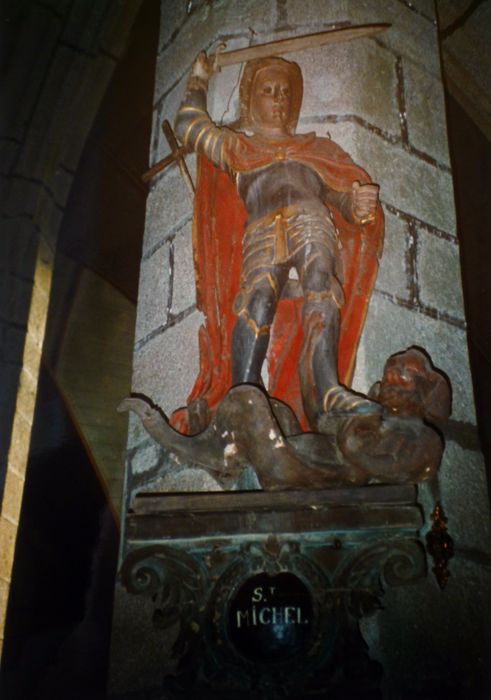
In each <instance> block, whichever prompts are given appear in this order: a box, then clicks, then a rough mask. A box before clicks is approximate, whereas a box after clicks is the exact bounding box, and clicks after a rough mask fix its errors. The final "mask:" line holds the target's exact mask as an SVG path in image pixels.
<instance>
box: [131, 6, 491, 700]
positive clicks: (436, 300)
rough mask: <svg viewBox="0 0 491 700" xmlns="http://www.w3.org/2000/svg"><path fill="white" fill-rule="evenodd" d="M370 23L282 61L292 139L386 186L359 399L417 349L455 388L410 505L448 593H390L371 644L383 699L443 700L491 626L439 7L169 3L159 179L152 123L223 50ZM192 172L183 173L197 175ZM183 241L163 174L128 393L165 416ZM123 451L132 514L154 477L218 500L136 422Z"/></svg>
mask: <svg viewBox="0 0 491 700" xmlns="http://www.w3.org/2000/svg"><path fill="white" fill-rule="evenodd" d="M375 22H388V23H390V25H391V27H390V29H389V30H388V31H387V32H385V33H384V34H381V35H379V36H378V37H376V38H371V39H363V40H358V41H355V42H351V43H347V44H338V45H335V46H332V47H330V48H325V47H324V48H320V49H315V50H309V51H304V52H301V53H297V54H295V55H294V56H291V58H292V59H294V60H296V61H298V63H299V64H300V66H301V68H302V72H303V75H304V81H305V90H304V103H303V108H302V113H301V119H300V122H299V127H298V131H299V132H302V131H311V130H315V131H316V132H317V133H318V134H319V135H321V136H325V135H328V136H330V137H332V139H333V140H335V141H336V142H338V143H339V144H340V145H341V146H342V147H343V148H344V149H345V150H347V151H348V152H349V153H350V155H351V156H352V157H353V159H354V160H355V162H357V163H358V164H360V165H361V166H363V167H364V168H366V169H367V170H368V171H369V173H370V174H371V176H372V177H373V179H374V181H376V182H377V183H379V184H380V196H381V200H382V205H383V209H384V213H385V219H386V242H385V249H384V254H383V257H382V260H381V267H380V273H379V277H378V280H377V284H376V288H375V292H374V294H373V298H372V301H371V304H370V309H369V313H368V316H367V321H366V326H365V330H364V333H363V337H362V341H361V345H360V349H359V353H358V359H357V369H356V374H355V380H354V386H355V388H357V389H359V390H362V391H366V390H367V389H368V388H369V387H370V386H371V384H372V383H373V382H374V381H376V380H377V379H378V378H380V376H381V373H382V369H383V365H384V362H385V360H386V359H387V358H388V357H389V356H390V355H391V354H392V353H394V352H397V351H400V350H404V349H405V348H407V347H409V346H411V345H417V346H420V347H423V348H425V349H426V350H427V351H428V353H429V354H430V356H431V357H432V359H433V362H434V364H435V365H436V366H437V367H439V368H441V369H443V370H444V371H445V372H446V373H447V375H448V377H449V379H450V381H451V384H452V387H453V413H452V420H451V422H450V427H449V429H448V432H447V435H446V441H447V447H446V451H445V456H444V461H443V464H442V467H441V471H440V475H439V477H438V480H437V483H435V484H432V485H431V487H423V488H422V489H420V500H421V503H422V505H423V507H424V510H425V513H426V518H427V522H429V514H430V511H431V509H432V507H433V506H434V503H435V501H436V500H438V499H440V500H441V501H442V502H443V505H444V508H445V511H446V513H447V515H448V518H449V522H448V527H449V530H450V533H451V535H452V537H453V538H454V540H455V547H456V557H455V559H454V560H453V561H452V563H451V578H450V582H449V584H448V586H447V589H446V591H445V593H441V592H440V590H439V589H438V588H437V586H436V583H435V581H434V580H433V579H432V578H431V576H430V578H428V580H427V581H426V582H425V583H423V584H421V585H418V586H415V587H413V589H411V590H410V591H409V592H408V590H407V589H404V590H402V589H401V590H396V591H395V592H394V591H392V592H391V593H390V594H389V595H388V596H387V600H386V609H385V611H384V612H381V613H380V614H379V615H378V616H377V617H375V618H373V620H372V622H371V623H369V624H367V625H366V627H365V629H364V633H365V636H366V639H367V641H368V642H369V644H370V650H371V653H372V655H373V656H375V657H377V658H379V659H380V660H381V661H382V662H383V664H384V667H385V669H386V681H385V682H386V689H387V692H388V693H389V694H390V693H396V692H399V690H397V689H398V688H399V689H400V688H402V687H404V684H407V688H408V689H411V692H413V691H414V693H416V692H418V690H419V689H420V688H419V686H418V683H419V681H418V679H417V678H416V676H417V673H416V671H415V670H416V669H418V670H419V669H423V672H422V673H423V676H422V677H424V678H423V680H422V681H421V683H422V686H421V687H423V686H424V687H426V688H428V687H430V685H431V683H432V682H433V680H431V679H432V678H434V683H435V688H436V687H438V688H447V689H452V688H462V689H463V690H462V692H465V689H466V687H470V684H472V683H473V682H474V683H475V682H476V678H480V677H481V675H483V674H484V669H485V664H486V662H485V660H484V657H485V656H486V653H485V652H486V649H488V648H490V647H489V640H488V631H489V629H490V621H491V609H490V604H489V596H488V597H486V595H485V593H484V592H485V591H489V585H490V578H489V567H490V562H491V559H490V555H489V535H490V521H489V511H488V505H487V491H486V483H485V474H484V468H483V463H482V457H481V454H480V452H479V448H478V445H477V438H476V432H475V415H474V404H473V396H472V385H471V378H470V374H469V369H468V360H467V349H466V332H465V319H464V311H463V304H462V295H461V282H460V265H459V249H458V242H457V235H456V233H457V232H456V222H455V214H454V201H453V190H452V176H451V169H450V163H449V154H448V147H447V136H446V125H445V106H444V99H443V87H442V82H441V72H440V61H439V47H438V36H437V26H436V18H435V12H434V4H433V2H432V0H414V1H413V2H406V1H405V0H391V1H389V0H388V1H387V2H384V3H381V2H377V1H376V0H363V1H362V0H360V1H359V2H356V3H354V2H349V1H348V0H327V1H326V0H304V1H303V2H299V1H298V0H277V2H271V3H266V4H264V3H263V2H260V1H259V0H247V1H246V2H241V3H240V4H239V3H235V2H226V1H224V0H222V1H220V0H216V1H214V2H200V1H195V2H193V3H187V2H184V0H183V1H182V2H178V3H176V2H170V0H169V1H167V0H163V2H162V27H161V41H160V46H159V54H158V62H157V75H156V87H155V112H154V129H153V139H152V149H151V162H152V163H154V162H157V161H158V160H159V159H161V158H163V157H164V156H165V155H166V154H167V152H168V150H169V148H168V144H167V143H166V141H165V139H164V137H163V134H162V131H161V123H162V121H163V120H164V119H168V120H169V121H170V122H171V123H172V121H173V119H174V116H175V113H176V110H177V107H178V105H179V102H180V99H181V96H182V94H183V90H184V86H185V81H186V77H187V75H188V73H189V70H190V67H191V64H192V61H193V59H194V57H195V56H196V54H197V52H198V51H199V50H202V49H205V50H207V51H208V52H210V51H212V50H213V49H215V48H216V47H217V45H218V44H219V43H220V42H222V41H225V42H226V43H227V49H234V48H238V47H243V46H247V45H249V44H256V43H262V42H266V41H271V40H273V39H278V38H283V37H286V36H293V35H299V34H306V33H311V32H318V31H321V30H323V29H329V28H334V27H341V26H345V25H349V24H364V23H375ZM239 78H240V67H231V68H226V69H224V70H223V71H222V72H221V73H220V74H218V75H216V76H214V78H213V79H212V81H211V85H210V95H209V111H210V114H211V115H212V118H213V119H214V120H215V121H216V122H217V123H227V122H231V121H233V120H234V118H235V116H236V109H237V94H238V82H239ZM187 162H188V167H189V168H190V169H191V171H192V172H193V171H194V167H195V162H194V158H193V157H188V158H187ZM191 227H192V206H191V201H190V198H189V196H188V193H187V190H186V187H185V185H184V183H183V181H182V179H181V177H180V174H179V171H178V170H177V168H176V167H175V166H173V167H170V168H168V169H167V170H166V171H165V172H163V173H162V174H160V175H158V176H157V177H156V178H155V179H154V181H153V184H152V187H151V192H150V195H149V199H148V208H147V224H146V233H145V241H144V252H143V258H142V264H141V278H140V295H139V305H138V319H137V331H136V346H135V356H134V379H133V390H134V391H135V392H140V393H142V394H145V395H146V396H149V397H151V398H152V400H153V401H154V402H155V403H156V404H157V405H159V406H160V407H161V408H162V409H163V410H164V411H165V412H166V414H170V413H171V412H172V411H173V410H175V409H176V408H178V407H179V406H182V405H184V404H185V403H186V399H187V396H188V394H189V392H190V390H191V388H192V385H193V382H194V379H195V376H196V373H197V370H198V362H199V358H198V348H197V332H198V328H199V326H200V323H201V316H200V313H199V311H198V310H197V309H196V300H195V287H194V279H193V270H192V246H191ZM128 447H129V449H128V470H127V479H128V483H127V497H128V498H130V497H131V493H132V490H133V489H135V488H141V487H142V486H143V485H144V484H145V483H148V482H149V481H150V480H151V479H152V478H154V477H155V476H156V474H157V473H159V474H160V475H161V479H160V481H159V482H158V486H159V488H162V489H164V490H191V489H195V488H197V487H199V488H204V489H212V488H217V485H216V484H214V483H213V482H212V480H211V479H210V478H209V477H206V479H205V477H203V476H198V475H197V474H196V471H197V470H189V469H188V470H186V469H185V468H183V467H182V466H178V465H176V463H175V462H174V461H173V460H172V458H169V456H168V455H165V454H164V452H163V451H162V450H160V449H159V448H157V447H156V445H155V444H154V443H153V442H152V441H151V440H150V439H149V438H148V437H147V436H146V435H145V433H144V432H143V430H142V429H141V427H140V426H139V424H138V422H137V421H136V420H130V437H129V445H128ZM201 474H203V473H202V472H201ZM208 480H209V481H208ZM154 484H155V482H154ZM471 504H472V506H471ZM463 640H465V641H463ZM466 646H467V647H468V652H465V653H464V651H463V650H464V647H466ZM449 668H451V671H450V673H449V672H448V669H449ZM428 679H430V680H428ZM424 684H426V685H424ZM428 684H429V685H428ZM473 687H477V686H473ZM407 692H409V690H408V691H407ZM435 692H436V691H435ZM402 696H403V695H401V697H402ZM390 697H399V695H397V694H394V695H390ZM404 697H406V695H404ZM407 697H416V695H411V694H409V695H407Z"/></svg>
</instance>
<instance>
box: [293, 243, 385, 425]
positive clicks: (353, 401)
mask: <svg viewBox="0 0 491 700" xmlns="http://www.w3.org/2000/svg"><path fill="white" fill-rule="evenodd" d="M309 253H310V254H309ZM307 254H309V256H308V259H306V260H304V264H303V265H302V267H301V281H302V286H303V289H304V307H303V333H304V344H303V348H302V354H301V357H300V368H299V373H300V386H301V391H302V400H303V403H304V409H305V412H306V414H307V417H308V419H309V422H310V424H311V425H312V427H314V428H315V427H317V425H318V422H319V418H320V417H321V416H322V415H323V414H325V413H336V414H342V415H352V414H360V413H374V412H380V410H381V407H380V406H379V405H378V404H376V403H374V402H372V401H369V400H368V399H366V398H365V397H363V396H360V395H359V394H356V393H355V392H353V391H350V390H349V389H346V388H345V387H343V386H341V385H340V384H339V379H338V372H337V359H338V342H339V326H340V316H339V309H340V307H341V306H342V303H343V290H342V287H341V284H340V283H339V281H338V279H337V278H336V275H335V274H334V260H333V258H332V256H331V255H329V253H328V252H327V251H324V250H322V249H319V250H317V251H314V252H313V253H312V251H307Z"/></svg>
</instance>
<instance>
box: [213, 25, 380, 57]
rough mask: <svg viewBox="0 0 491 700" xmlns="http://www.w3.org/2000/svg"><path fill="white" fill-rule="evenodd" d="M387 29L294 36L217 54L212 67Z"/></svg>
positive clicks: (362, 28) (373, 27) (349, 29)
mask: <svg viewBox="0 0 491 700" xmlns="http://www.w3.org/2000/svg"><path fill="white" fill-rule="evenodd" d="M389 27H390V24H362V25H359V26H357V27H343V28H342V29H330V30H329V31H326V32H316V33H315V34H303V35H302V36H296V37H293V38H291V39H279V40H278V41H269V42H268V43H266V44H258V45H257V46H248V47H247V48H245V49H236V50H235V51H226V52H224V53H218V54H217V55H216V56H215V63H214V65H215V66H216V67H217V68H223V67H224V66H232V65H234V64H237V63H243V62H244V61H250V60H252V59H253V58H267V57H268V56H281V55H282V54H284V53H292V52H293V51H302V50H303V49H312V48H314V47H317V46H323V45H324V44H336V43H337V42H340V41H351V40H352V39H361V38H363V37H368V36H374V35H375V34H380V32H385V30H386V29H388V28H389Z"/></svg>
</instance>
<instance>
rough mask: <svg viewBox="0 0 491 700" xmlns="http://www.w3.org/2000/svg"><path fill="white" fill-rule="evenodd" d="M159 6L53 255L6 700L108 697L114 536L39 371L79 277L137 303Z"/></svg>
mask: <svg viewBox="0 0 491 700" xmlns="http://www.w3.org/2000/svg"><path fill="white" fill-rule="evenodd" d="M55 4H56V3H55ZM159 6H160V3H159V1H158V0H144V1H143V3H142V7H141V10H140V12H139V14H138V16H137V18H136V20H135V24H134V26H133V29H132V32H131V35H130V37H129V40H128V45H127V48H126V51H125V54H124V55H123V57H122V58H121V60H120V62H119V63H118V65H117V67H116V69H115V71H114V74H113V77H112V79H111V82H110V84H109V86H108V89H107V92H106V94H105V96H104V98H103V101H102V103H101V107H100V109H99V113H98V115H97V117H96V120H95V122H94V125H93V127H92V130H91V133H90V136H89V138H88V140H87V143H86V146H85V149H84V152H83V154H82V157H81V160H80V164H79V168H78V169H77V174H76V178H75V181H74V184H73V187H72V190H71V192H70V196H69V199H68V203H67V208H66V211H65V214H64V218H63V222H62V226H61V230H60V235H59V239H58V252H61V253H63V254H64V255H65V256H69V258H70V259H71V260H72V261H73V269H72V273H71V275H72V276H71V278H70V279H69V280H68V284H67V283H66V274H64V275H63V274H62V272H65V273H66V270H64V271H62V270H60V266H61V265H62V264H63V259H62V257H60V256H58V257H57V262H56V265H55V270H54V276H53V288H52V289H53V293H52V297H51V300H50V311H49V317H50V318H49V322H48V337H47V338H46V343H45V348H44V352H45V358H44V359H45V366H44V368H43V369H42V370H41V376H40V382H39V393H38V396H37V403H36V412H35V417H34V425H33V433H32V438H31V446H30V457H29V463H28V468H27V476H26V485H25V491H24V499H23V505H22V514H21V525H20V528H19V533H18V540H17V547H16V557H15V563H14V570H13V573H12V585H11V596H10V601H9V610H8V618H7V625H6V630H5V644H4V653H3V657H2V672H1V681H0V697H1V698H2V700H44V699H45V698H46V699H47V698H49V699H50V700H58V699H59V700H70V699H75V698H80V699H81V698H84V699H87V700H89V699H90V700H92V699H94V698H102V697H105V694H106V693H105V688H106V676H107V668H108V663H109V646H110V633H111V618H112V600H113V592H114V578H115V573H116V563H117V548H118V538H119V531H118V527H117V524H116V522H115V519H114V517H113V515H112V512H111V509H110V507H109V505H108V502H107V496H106V489H105V487H104V486H103V484H101V483H100V481H99V477H98V475H97V470H96V469H94V465H93V464H92V462H91V458H90V456H89V454H88V452H87V450H86V447H85V444H84V442H83V440H82V439H81V437H80V435H79V431H78V429H77V426H76V425H75V424H74V423H73V418H72V413H71V410H70V408H69V407H67V406H66V405H65V403H64V399H63V396H62V394H61V393H60V390H59V387H58V386H57V385H56V383H55V381H54V380H53V377H52V376H51V374H50V372H49V371H48V369H46V367H47V366H53V365H55V364H56V356H57V345H58V343H59V342H60V341H61V338H62V337H63V333H64V330H65V324H66V321H67V319H68V316H69V312H70V307H71V304H72V300H73V295H74V294H75V293H76V290H77V284H78V274H79V271H80V270H81V269H83V268H84V267H86V268H90V269H91V270H93V271H94V272H96V273H97V274H98V275H99V276H102V277H103V278H104V279H105V280H106V281H107V282H109V284H110V285H112V286H113V287H115V288H116V289H117V290H118V291H120V292H122V293H123V294H124V295H125V296H126V297H127V298H128V299H130V300H132V301H136V295H137V286H138V274H139V266H140V257H141V246H142V240H143V230H144V221H145V203H146V196H147V191H148V187H147V186H146V185H143V184H142V182H141V180H140V175H141V173H142V172H144V171H145V170H146V169H147V167H148V153H149V144H150V136H151V126H152V112H153V89H154V74H155V58H156V53H157V41H158V31H159V13H160V7H159ZM72 78H73V76H72ZM65 261H66V258H65ZM61 278H63V279H64V281H63V282H60V279H61ZM53 319H55V321H54V322H53ZM48 349H49V352H47V350H48ZM73 369H74V371H76V370H77V368H76V367H74V368H73ZM61 389H62V390H63V387H62V388H61ZM101 391H103V387H101ZM114 420H115V421H116V420H118V418H117V415H116V413H115V414H114Z"/></svg>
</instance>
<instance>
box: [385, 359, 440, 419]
mask: <svg viewBox="0 0 491 700" xmlns="http://www.w3.org/2000/svg"><path fill="white" fill-rule="evenodd" d="M427 391H428V370H427V368H426V366H425V363H424V361H423V360H422V359H420V358H419V357H416V356H412V355H410V354H409V353H404V354H401V355H396V356H395V357H392V358H390V359H389V360H388V361H387V363H386V365H385V369H384V376H383V378H382V381H381V383H380V394H379V396H378V400H379V401H380V403H382V404H384V406H386V407H387V408H389V409H390V410H392V411H393V412H394V413H398V414H399V415H416V416H417V415H422V414H423V410H424V400H425V394H426V392H427Z"/></svg>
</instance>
